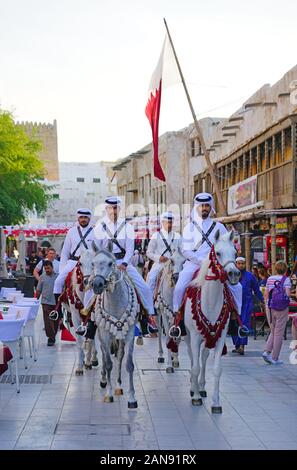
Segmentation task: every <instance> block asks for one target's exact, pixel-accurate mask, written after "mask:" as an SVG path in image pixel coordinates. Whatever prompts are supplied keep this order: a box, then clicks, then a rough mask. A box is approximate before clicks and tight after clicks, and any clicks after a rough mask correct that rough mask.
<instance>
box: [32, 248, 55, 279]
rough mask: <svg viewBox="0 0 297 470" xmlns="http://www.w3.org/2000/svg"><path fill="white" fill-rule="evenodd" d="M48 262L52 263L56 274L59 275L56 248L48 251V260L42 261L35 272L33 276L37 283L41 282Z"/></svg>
mask: <svg viewBox="0 0 297 470" xmlns="http://www.w3.org/2000/svg"><path fill="white" fill-rule="evenodd" d="M46 260H48V261H51V262H52V265H53V270H54V273H56V274H58V273H59V261H57V260H56V250H55V248H49V249H48V250H47V255H46V258H44V259H41V260H40V261H39V263H38V264H37V265H36V267H35V269H34V270H33V276H34V277H35V279H37V281H39V278H40V275H41V274H42V273H43V267H44V263H45V261H46Z"/></svg>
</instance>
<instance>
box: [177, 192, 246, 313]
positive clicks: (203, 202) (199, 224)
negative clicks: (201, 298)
mask: <svg viewBox="0 0 297 470" xmlns="http://www.w3.org/2000/svg"><path fill="white" fill-rule="evenodd" d="M213 213H215V209H214V200H213V197H212V195H211V194H209V193H199V194H197V195H196V196H195V198H194V207H193V210H192V213H191V220H190V222H189V223H188V224H187V225H186V226H185V228H184V231H183V237H182V250H181V251H182V253H183V255H184V256H185V258H186V262H185V264H184V267H183V270H182V271H181V273H180V274H179V278H178V281H177V284H176V286H175V289H174V295H173V310H174V312H177V311H178V310H179V309H180V307H181V304H182V300H183V296H184V293H185V291H186V288H187V287H188V285H189V283H190V282H191V280H192V278H193V275H194V273H195V272H196V271H197V270H198V269H199V268H200V266H201V263H202V262H203V261H204V260H205V259H206V258H207V256H208V255H209V252H210V249H211V246H212V244H213V243H214V241H215V234H216V232H217V231H218V230H219V232H220V234H221V235H223V234H224V233H226V232H227V230H226V228H225V226H224V225H223V224H221V223H220V222H216V221H214V220H213V219H212V217H211V215H212V214H213ZM230 289H231V290H232V293H233V295H234V297H235V296H237V294H238V295H240V296H241V289H239V290H240V293H237V292H235V293H234V292H233V290H234V289H235V291H237V287H236V286H235V287H234V289H233V288H232V287H231V288H230ZM235 300H237V299H235ZM238 302H239V300H238ZM238 305H241V302H240V304H239V303H238Z"/></svg>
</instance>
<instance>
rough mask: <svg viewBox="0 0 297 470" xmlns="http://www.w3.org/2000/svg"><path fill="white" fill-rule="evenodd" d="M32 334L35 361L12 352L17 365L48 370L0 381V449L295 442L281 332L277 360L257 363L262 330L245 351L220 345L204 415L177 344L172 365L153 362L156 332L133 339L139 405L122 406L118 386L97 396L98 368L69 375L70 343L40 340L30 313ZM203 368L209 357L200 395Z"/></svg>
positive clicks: (296, 401) (289, 445)
mask: <svg viewBox="0 0 297 470" xmlns="http://www.w3.org/2000/svg"><path fill="white" fill-rule="evenodd" d="M39 333H40V340H39V354H38V361H37V362H36V363H33V362H32V361H31V362H30V367H29V369H28V370H27V371H24V369H22V367H23V366H22V361H21V372H20V374H28V375H49V376H51V377H50V379H51V380H50V383H47V384H22V385H21V393H20V394H17V393H16V390H15V386H14V385H11V384H5V383H0V449H108V450H111V449H180V450H181V449H191V450H192V449H198V450H200V449H263V450H264V449H297V365H292V364H290V363H289V354H290V350H289V343H290V340H287V341H286V342H285V344H284V347H283V352H282V359H283V360H284V361H285V364H284V365H282V366H269V365H267V364H265V363H264V362H263V360H262V358H261V351H262V348H263V340H262V338H261V339H257V341H254V340H253V339H249V347H248V351H247V354H246V356H237V355H236V357H234V355H233V354H232V353H231V352H229V353H228V355H227V356H225V357H224V358H223V373H222V378H221V397H222V406H223V414H222V415H212V414H211V413H210V399H209V398H207V399H205V400H204V405H203V406H201V407H193V406H192V405H191V401H190V396H189V372H188V367H189V361H188V357H187V353H186V351H185V349H186V348H185V345H184V344H183V343H182V345H181V357H180V363H181V367H180V369H179V370H176V372H175V373H174V374H166V372H165V370H164V366H163V364H161V365H160V364H157V363H156V351H157V339H155V338H145V343H144V345H143V346H137V345H135V351H136V353H135V363H136V370H135V385H136V391H137V400H138V405H139V407H138V409H137V410H128V408H127V398H126V395H124V396H122V397H115V401H114V403H111V404H107V403H103V393H104V392H103V391H102V390H100V389H99V380H100V374H99V369H98V368H97V369H93V370H91V371H85V372H84V376H83V377H76V376H75V375H74V370H75V346H74V344H73V343H64V342H63V343H61V342H59V341H58V343H57V344H56V346H55V347H52V348H48V347H47V346H46V339H45V336H44V332H43V331H42V325H41V321H40V320H39ZM228 349H229V351H231V344H230V340H229V339H228ZM211 368H212V359H211V357H210V359H209V366H208V373H207V378H208V385H207V389H208V391H209V392H210V393H209V395H211V391H212V374H211ZM125 381H126V380H125ZM0 382H1V378H0ZM124 393H125V383H124Z"/></svg>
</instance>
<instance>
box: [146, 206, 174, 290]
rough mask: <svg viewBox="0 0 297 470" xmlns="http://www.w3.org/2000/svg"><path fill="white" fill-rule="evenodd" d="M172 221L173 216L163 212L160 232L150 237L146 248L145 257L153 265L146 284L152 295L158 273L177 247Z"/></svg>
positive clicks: (170, 213)
mask: <svg viewBox="0 0 297 470" xmlns="http://www.w3.org/2000/svg"><path fill="white" fill-rule="evenodd" d="M173 221H174V215H173V213H172V212H163V214H161V230H160V232H155V233H154V234H153V235H152V237H151V239H150V242H149V244H148V247H147V252H146V255H147V257H148V258H150V259H151V260H152V261H154V264H153V266H152V268H151V270H150V272H149V274H148V278H147V281H146V282H147V283H148V285H149V287H150V289H151V292H152V293H153V294H154V290H155V287H156V282H157V278H158V275H159V273H160V272H161V271H162V269H163V268H164V264H165V263H166V261H168V260H169V259H170V258H171V257H172V255H173V252H174V250H177V249H178V247H179V243H180V234H179V233H177V232H173V230H172V227H173Z"/></svg>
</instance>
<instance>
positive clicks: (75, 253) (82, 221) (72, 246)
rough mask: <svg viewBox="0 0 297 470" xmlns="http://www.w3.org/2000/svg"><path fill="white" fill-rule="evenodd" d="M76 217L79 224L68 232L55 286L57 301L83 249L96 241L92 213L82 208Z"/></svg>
mask: <svg viewBox="0 0 297 470" xmlns="http://www.w3.org/2000/svg"><path fill="white" fill-rule="evenodd" d="M76 215H77V223H76V225H75V226H74V227H72V228H71V229H70V230H69V231H68V233H67V235H66V238H65V241H64V244H63V248H62V252H61V259H60V270H59V276H58V277H57V279H56V281H55V286H54V294H55V295H56V299H57V298H58V297H59V295H60V294H61V292H62V290H63V287H64V282H65V279H66V277H67V275H68V273H70V272H71V271H72V270H73V269H74V268H75V266H76V264H77V261H78V259H79V256H80V252H81V247H82V246H84V247H85V248H90V247H91V243H92V241H93V240H94V230H93V227H92V225H91V217H92V211H91V210H90V209H88V208H85V207H82V208H80V209H78V210H77V212H76Z"/></svg>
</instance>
